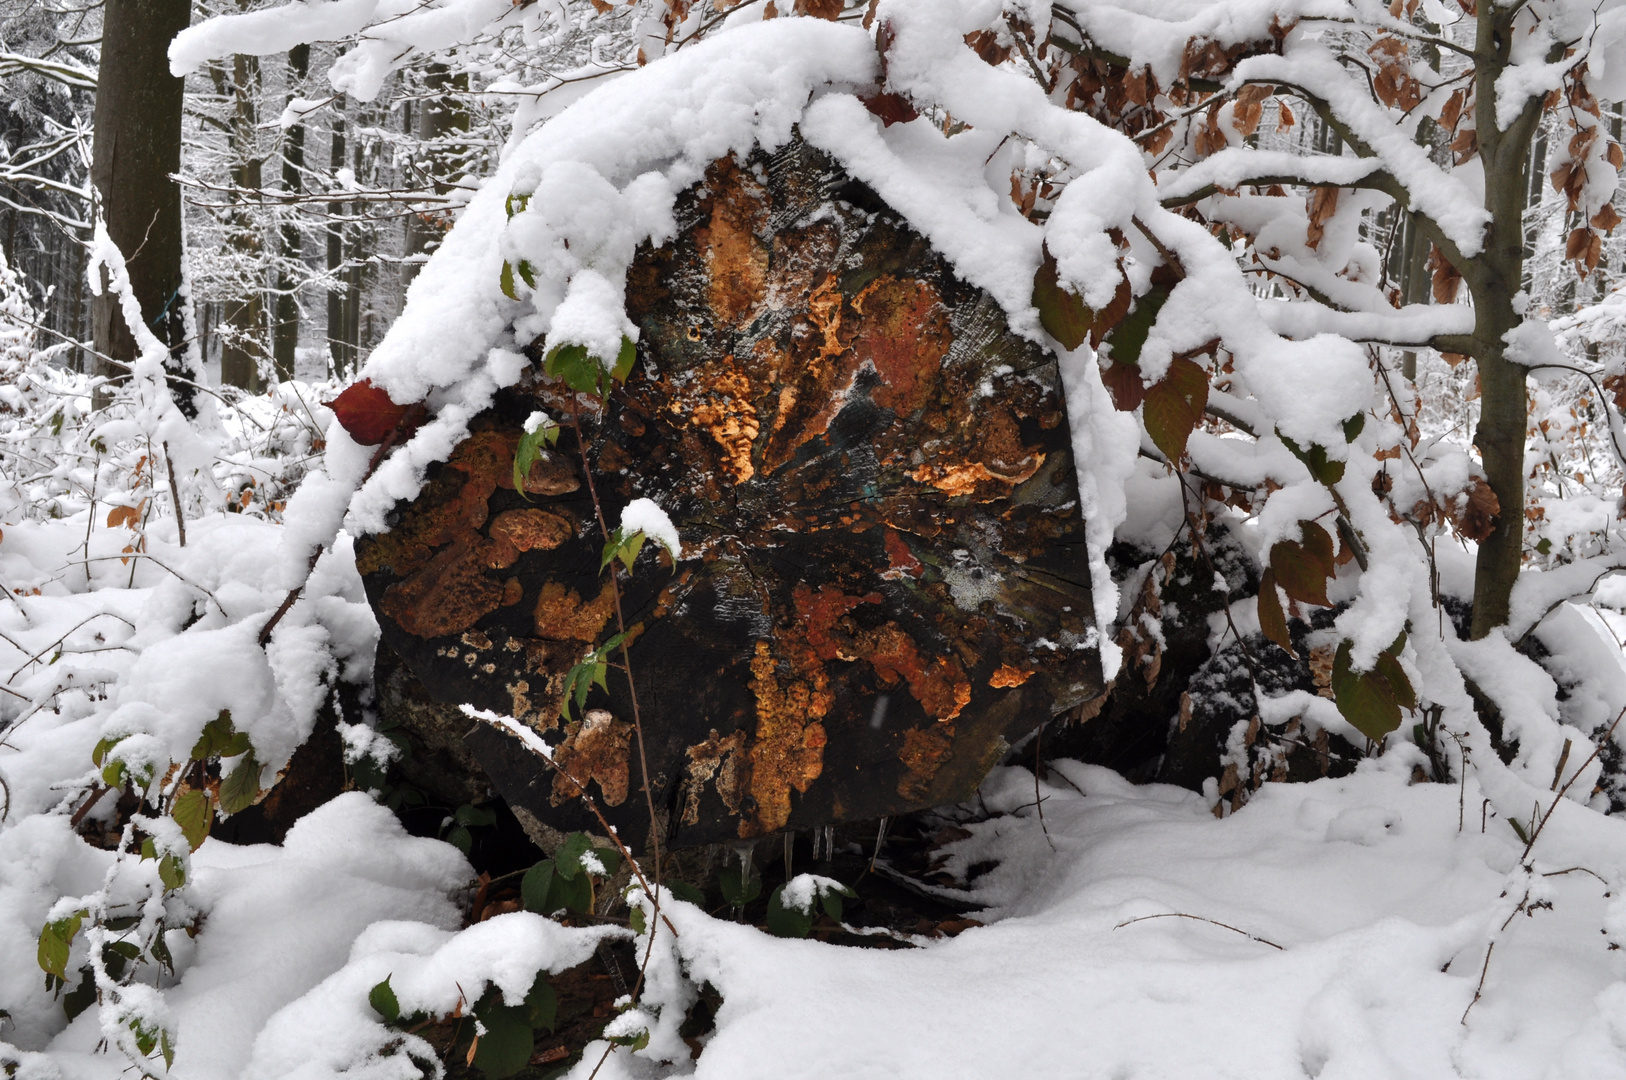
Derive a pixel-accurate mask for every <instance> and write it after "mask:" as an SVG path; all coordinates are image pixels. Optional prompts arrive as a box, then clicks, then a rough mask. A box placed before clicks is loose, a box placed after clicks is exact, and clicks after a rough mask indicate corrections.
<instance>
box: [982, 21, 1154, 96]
mask: <svg viewBox="0 0 1626 1080" xmlns="http://www.w3.org/2000/svg"><path fill="white" fill-rule="evenodd" d="M965 43H966V44H967V45H969V46H971V51H972V52H974V53H976V54H977V55H978V56H980V57H981V58H982V60H983V62H984V63H988V64H993V65H995V66H996V67H997V66H998V65H1000V64H1003V63H1004V62H1005V61H1007V60H1009V59H1010V58H1011V48H1010V46H1009V45H1001V44H1000V43H999V31H997V30H977V31H974V32H972V33H969V34H967V35H966V36H965ZM1141 104H1145V102H1142V103H1141Z"/></svg>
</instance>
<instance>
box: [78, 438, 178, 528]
mask: <svg viewBox="0 0 1626 1080" xmlns="http://www.w3.org/2000/svg"><path fill="white" fill-rule="evenodd" d="M163 447H164V467H165V468H166V469H168V470H169V501H170V502H172V503H174V504H175V531H176V532H177V533H178V534H180V538H181V546H182V547H185V546H186V515H185V514H184V513H183V512H182V511H181V488H180V485H178V484H177V483H175V459H174V458H172V457H170V455H169V442H168V440H165V442H164V443H163ZM85 554H86V555H89V554H90V552H89V550H86V552H85Z"/></svg>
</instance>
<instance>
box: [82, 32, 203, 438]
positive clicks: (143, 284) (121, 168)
mask: <svg viewBox="0 0 1626 1080" xmlns="http://www.w3.org/2000/svg"><path fill="white" fill-rule="evenodd" d="M190 19H191V8H190V4H189V0H107V2H106V4H105V6H104V8H103V16H102V59H101V71H100V74H99V76H98V79H97V86H96V110H95V114H94V119H93V125H94V131H95V148H94V152H93V157H92V162H91V182H92V185H93V186H94V187H95V189H96V191H97V192H98V193H99V196H100V198H101V211H102V215H103V216H104V217H105V219H106V221H107V232H108V235H109V236H110V237H111V238H112V240H113V242H114V243H115V244H117V245H118V246H119V250H120V251H122V252H123V253H124V258H125V262H126V264H127V265H128V267H129V271H130V285H131V288H132V290H133V291H134V293H135V298H136V301H137V302H138V303H139V304H140V305H141V312H142V316H143V317H144V318H145V319H146V320H147V325H148V326H149V327H151V328H152V330H153V332H154V333H155V334H156V335H157V336H158V340H160V341H162V342H164V343H165V344H166V345H168V346H169V349H170V359H169V362H168V365H167V366H168V369H169V370H170V372H172V373H173V374H175V375H179V376H182V377H183V378H187V379H195V378H196V377H197V373H196V372H195V371H193V370H192V369H191V365H190V363H189V362H188V360H187V357H186V351H185V347H186V346H185V340H186V329H185V324H184V320H183V319H182V317H181V314H182V310H183V306H184V305H185V304H186V303H187V297H186V296H185V291H184V283H183V278H182V274H181V258H182V251H181V189H180V188H179V187H178V186H177V185H176V184H175V183H174V182H173V181H171V180H170V178H169V176H170V174H171V173H173V172H176V171H177V170H179V169H180V167H181V102H182V90H183V85H184V84H183V82H182V80H180V79H177V78H174V77H173V76H171V75H170V73H169V55H168V50H169V43H170V41H171V40H172V39H173V38H174V37H175V35H176V34H178V33H180V32H181V31H182V30H184V29H186V26H187V24H188V22H189V21H190ZM118 305H119V302H118V300H117V298H115V297H113V296H112V295H110V294H109V293H108V292H107V291H105V290H104V291H103V293H102V295H101V296H99V297H97V298H96V300H95V302H94V304H93V306H92V319H91V322H92V338H93V341H94V344H95V349H96V352H97V353H98V354H99V355H98V357H97V361H96V373H97V374H98V375H104V376H110V377H112V376H118V375H121V374H123V372H124V368H123V367H120V366H119V365H120V364H130V363H133V362H134V361H135V357H136V344H135V335H134V333H133V332H132V331H131V329H130V328H129V327H128V326H126V325H125V323H124V317H123V315H122V313H121V312H120V311H119V306H118ZM104 358H110V359H111V360H113V361H116V362H117V363H109V362H108V359H104ZM171 390H172V391H173V392H174V393H175V396H176V399H177V401H178V402H179V403H180V404H181V407H182V408H183V409H185V410H187V411H188V412H190V411H191V408H192V393H193V391H192V388H191V387H189V386H187V385H186V384H184V383H183V384H172V385H171Z"/></svg>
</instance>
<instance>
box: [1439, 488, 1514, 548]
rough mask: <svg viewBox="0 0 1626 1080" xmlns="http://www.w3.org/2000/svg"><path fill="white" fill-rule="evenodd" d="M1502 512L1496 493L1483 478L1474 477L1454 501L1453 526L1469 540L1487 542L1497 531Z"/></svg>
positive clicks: (1451, 509)
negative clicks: (1497, 521) (1498, 519)
mask: <svg viewBox="0 0 1626 1080" xmlns="http://www.w3.org/2000/svg"><path fill="white" fill-rule="evenodd" d="M1501 512H1502V504H1501V503H1500V502H1499V501H1497V498H1496V492H1494V491H1492V490H1491V486H1490V485H1489V484H1487V483H1486V482H1485V481H1484V479H1483V478H1481V477H1478V476H1476V477H1474V478H1473V479H1472V480H1470V481H1469V482H1468V486H1467V487H1466V488H1464V489H1463V490H1462V492H1461V493H1460V494H1459V495H1457V497H1456V498H1455V499H1454V500H1452V503H1451V507H1450V514H1451V524H1452V526H1453V527H1454V528H1455V529H1456V530H1457V532H1459V533H1461V534H1462V535H1463V536H1465V537H1467V538H1468V539H1469V540H1485V539H1488V538H1489V537H1490V534H1491V533H1493V532H1495V531H1496V519H1497V516H1498V515H1500V514H1501Z"/></svg>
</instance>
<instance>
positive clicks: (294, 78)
mask: <svg viewBox="0 0 1626 1080" xmlns="http://www.w3.org/2000/svg"><path fill="white" fill-rule="evenodd" d="M310 59H311V47H310V46H309V45H296V46H295V47H294V48H292V49H290V50H289V51H288V102H289V104H292V103H293V100H294V98H295V96H296V95H295V93H294V90H295V89H296V88H297V87H298V86H299V85H300V84H301V83H303V82H304V79H305V76H306V74H307V73H308V72H309V71H310ZM304 170H305V125H304V124H295V125H293V126H292V127H290V128H289V129H288V130H287V131H286V132H285V133H284V134H283V142H282V189H283V190H284V191H289V192H299V191H303V190H305V177H304ZM303 253H304V234H303V233H302V232H301V231H300V228H299V224H298V222H297V221H295V220H293V218H292V217H291V216H290V218H289V219H288V220H287V221H285V222H284V223H283V226H282V263H283V265H282V268H281V270H280V272H279V273H278V275H277V299H276V309H275V316H274V318H273V320H272V325H271V357H272V361H273V362H274V363H275V365H276V370H277V378H279V379H283V380H287V379H291V378H293V377H294V362H295V359H296V356H297V353H298V349H299V284H300V280H301V277H302V275H299V274H297V273H296V272H295V271H294V268H293V267H292V265H290V264H293V263H297V262H298V261H299V260H300V257H301V256H302V255H303Z"/></svg>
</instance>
